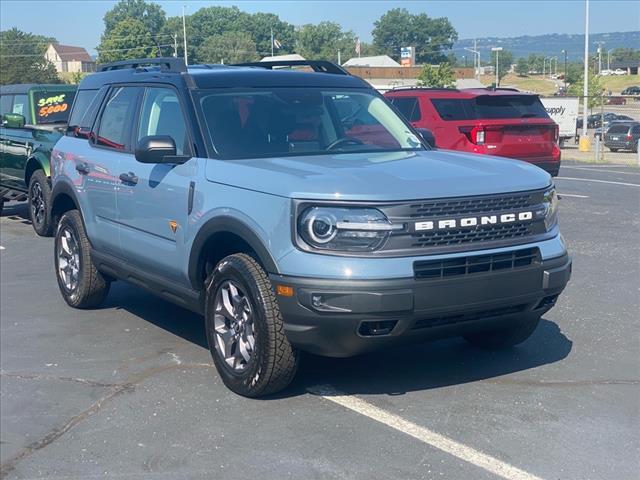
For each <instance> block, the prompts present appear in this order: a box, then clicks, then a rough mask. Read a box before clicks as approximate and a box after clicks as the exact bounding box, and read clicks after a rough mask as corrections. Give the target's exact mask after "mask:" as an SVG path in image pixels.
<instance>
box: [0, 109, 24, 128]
mask: <svg viewBox="0 0 640 480" xmlns="http://www.w3.org/2000/svg"><path fill="white" fill-rule="evenodd" d="M25 123H27V121H26V120H25V118H24V115H20V114H19V113H5V114H4V115H3V116H2V126H3V127H6V128H22V127H24V124H25Z"/></svg>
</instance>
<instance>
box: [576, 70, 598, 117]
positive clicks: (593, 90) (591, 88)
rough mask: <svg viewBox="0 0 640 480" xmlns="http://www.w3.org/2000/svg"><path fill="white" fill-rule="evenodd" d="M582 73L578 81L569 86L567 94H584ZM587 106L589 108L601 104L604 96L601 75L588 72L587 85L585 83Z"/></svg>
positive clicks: (591, 108) (580, 95) (578, 95)
mask: <svg viewBox="0 0 640 480" xmlns="http://www.w3.org/2000/svg"><path fill="white" fill-rule="evenodd" d="M583 78H584V75H581V76H580V78H579V79H578V81H576V82H575V83H573V84H571V86H570V87H569V95H574V96H577V97H582V96H583V95H584V82H583ZM587 96H588V100H587V106H588V107H589V110H590V111H591V110H593V109H594V108H595V107H599V106H601V105H602V102H603V98H604V86H603V85H602V77H600V76H598V75H595V74H594V73H593V72H591V71H590V72H589V85H587Z"/></svg>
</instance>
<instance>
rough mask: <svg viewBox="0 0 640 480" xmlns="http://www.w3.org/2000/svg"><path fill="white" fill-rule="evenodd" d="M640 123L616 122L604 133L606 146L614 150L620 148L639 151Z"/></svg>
mask: <svg viewBox="0 0 640 480" xmlns="http://www.w3.org/2000/svg"><path fill="white" fill-rule="evenodd" d="M639 139H640V123H638V122H615V123H614V124H612V125H611V126H610V127H609V129H608V130H607V131H606V132H605V134H604V146H605V147H607V148H608V149H609V150H611V151H612V152H617V151H618V150H631V151H632V152H637V151H638V140H639Z"/></svg>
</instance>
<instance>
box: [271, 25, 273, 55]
mask: <svg viewBox="0 0 640 480" xmlns="http://www.w3.org/2000/svg"><path fill="white" fill-rule="evenodd" d="M271 56H272V57H273V27H271Z"/></svg>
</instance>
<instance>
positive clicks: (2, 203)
mask: <svg viewBox="0 0 640 480" xmlns="http://www.w3.org/2000/svg"><path fill="white" fill-rule="evenodd" d="M3 209H4V198H0V215H2V210H3Z"/></svg>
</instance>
